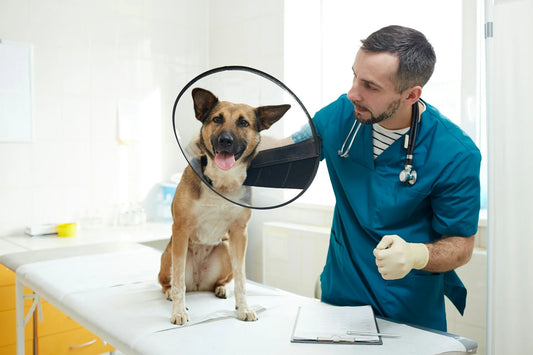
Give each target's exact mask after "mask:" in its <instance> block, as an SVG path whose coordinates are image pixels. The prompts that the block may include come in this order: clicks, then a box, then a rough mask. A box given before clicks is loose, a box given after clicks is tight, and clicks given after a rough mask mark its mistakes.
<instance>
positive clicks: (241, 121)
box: [237, 117, 250, 128]
mask: <svg viewBox="0 0 533 355" xmlns="http://www.w3.org/2000/svg"><path fill="white" fill-rule="evenodd" d="M237 124H238V125H239V127H242V128H246V127H248V126H249V125H250V123H248V121H246V120H245V119H244V118H242V117H241V118H239V121H238V122H237Z"/></svg>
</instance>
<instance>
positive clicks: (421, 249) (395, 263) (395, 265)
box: [374, 235, 429, 280]
mask: <svg viewBox="0 0 533 355" xmlns="http://www.w3.org/2000/svg"><path fill="white" fill-rule="evenodd" d="M374 256H375V257H376V265H377V266H378V271H379V273H380V274H381V276H382V277H383V278H384V279H385V280H396V279H401V278H403V277H404V276H405V275H407V274H408V273H409V271H411V269H418V270H420V269H423V268H425V267H426V265H427V264H428V261H429V250H428V247H427V246H426V245H425V244H423V243H407V242H406V241H405V240H403V239H402V238H401V237H400V236H398V235H385V236H383V238H381V241H380V242H379V243H378V245H377V247H376V249H374Z"/></svg>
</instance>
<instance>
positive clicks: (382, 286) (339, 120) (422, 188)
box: [292, 26, 481, 331]
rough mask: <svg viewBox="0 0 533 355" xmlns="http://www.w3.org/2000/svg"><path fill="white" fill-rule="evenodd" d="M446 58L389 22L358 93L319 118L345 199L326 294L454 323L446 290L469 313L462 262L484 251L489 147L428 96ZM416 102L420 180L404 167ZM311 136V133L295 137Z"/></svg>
mask: <svg viewBox="0 0 533 355" xmlns="http://www.w3.org/2000/svg"><path fill="white" fill-rule="evenodd" d="M435 60H436V59H435V53H434V51H433V48H432V46H431V44H430V43H429V42H428V41H427V39H426V38H425V36H424V35H423V34H422V33H420V32H418V31H416V30H413V29H410V28H405V27H400V26H388V27H385V28H383V29H381V30H379V31H377V32H375V33H373V34H371V35H370V36H369V37H368V38H367V39H365V40H363V41H362V46H361V48H360V49H359V51H358V52H357V56H356V58H355V62H354V64H353V67H352V69H353V74H354V76H353V84H352V87H351V89H350V91H349V92H348V94H344V95H342V96H340V97H339V98H338V99H337V100H336V101H335V102H333V103H331V104H330V105H328V106H326V107H324V108H323V109H322V110H320V111H319V112H317V113H316V115H315V117H314V118H313V122H314V124H315V127H316V130H317V133H318V135H319V136H320V137H321V138H322V158H323V159H325V160H326V163H327V167H328V171H329V175H330V179H331V183H332V186H333V190H334V192H335V197H336V204H335V211H334V217H333V223H332V228H331V237H330V245H329V251H328V256H327V261H326V265H325V267H324V270H323V272H322V274H321V278H320V279H321V287H322V300H323V301H324V302H327V303H331V304H335V305H365V304H370V305H372V306H373V308H374V310H375V312H376V314H378V315H381V316H384V317H387V318H391V319H393V320H397V321H400V322H405V323H410V324H415V325H420V326H424V327H429V328H433V329H437V330H442V331H445V330H446V316H445V309H444V296H445V295H446V296H447V297H448V298H449V299H450V300H451V301H452V302H453V303H454V305H455V306H456V307H457V309H458V310H459V311H460V312H461V314H462V313H463V311H464V308H465V304H466V289H465V287H464V286H463V284H462V282H461V281H460V279H459V278H458V276H457V274H456V273H455V271H453V270H454V269H455V268H457V267H459V266H461V265H463V264H465V263H467V262H468V261H469V260H470V258H471V256H472V251H473V248H474V237H475V234H476V232H477V225H478V217H479V207H480V206H479V205H480V183H479V170H480V162H481V155H480V152H479V150H478V148H477V147H476V145H475V144H474V143H473V142H472V140H471V139H470V138H469V137H468V136H467V135H466V134H465V133H464V132H463V131H462V130H461V129H460V128H459V127H457V126H456V125H455V124H453V123H452V122H451V121H449V120H448V119H447V118H446V117H444V116H443V115H442V114H441V113H440V112H439V111H438V110H437V109H436V108H434V107H433V106H431V105H430V104H429V103H426V102H424V101H422V100H421V99H420V97H421V94H422V87H423V86H424V85H425V84H426V82H427V81H428V80H429V78H430V77H431V75H432V73H433V68H434V65H435ZM413 104H416V105H418V107H419V111H420V112H421V114H420V115H419V116H418V117H416V118H414V119H417V120H419V122H418V136H417V138H416V142H415V143H416V144H415V148H414V154H413V168H414V169H415V170H416V171H417V176H418V178H417V180H416V183H415V184H413V185H411V184H409V183H406V182H401V181H400V179H399V173H400V172H401V171H402V170H403V169H404V165H405V158H406V152H407V150H406V148H405V147H404V136H405V134H406V133H409V130H410V129H409V127H410V123H411V115H412V109H413V107H414V106H413ZM356 121H357V122H356ZM358 127H359V128H358ZM352 128H353V130H352V131H351V129H352ZM350 131H351V134H349V133H348V132H350ZM354 135H355V138H353V137H354ZM303 138H305V133H304V132H298V133H296V134H294V135H293V136H292V140H294V141H299V140H301V139H303ZM352 138H353V142H352ZM343 142H344V144H343ZM341 147H342V149H341ZM341 155H342V157H341Z"/></svg>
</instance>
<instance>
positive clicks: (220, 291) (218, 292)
mask: <svg viewBox="0 0 533 355" xmlns="http://www.w3.org/2000/svg"><path fill="white" fill-rule="evenodd" d="M215 296H217V297H218V298H226V288H225V287H224V286H217V287H216V288H215Z"/></svg>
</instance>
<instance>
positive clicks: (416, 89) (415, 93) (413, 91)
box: [405, 85, 422, 105]
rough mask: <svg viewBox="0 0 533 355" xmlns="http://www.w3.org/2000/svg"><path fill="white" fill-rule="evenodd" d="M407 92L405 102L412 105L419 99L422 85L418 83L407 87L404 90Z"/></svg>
mask: <svg viewBox="0 0 533 355" xmlns="http://www.w3.org/2000/svg"><path fill="white" fill-rule="evenodd" d="M406 92H407V98H406V102H405V103H406V104H409V105H412V104H414V103H415V102H417V101H418V99H420V96H422V87H421V86H420V85H415V86H413V87H411V88H409V89H407V90H406Z"/></svg>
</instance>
